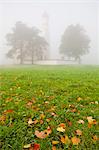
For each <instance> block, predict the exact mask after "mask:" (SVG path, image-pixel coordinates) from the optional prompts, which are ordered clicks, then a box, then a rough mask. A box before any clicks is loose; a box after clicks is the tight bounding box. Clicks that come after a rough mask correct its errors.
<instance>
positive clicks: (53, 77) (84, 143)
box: [0, 66, 99, 150]
mask: <svg viewBox="0 0 99 150" xmlns="http://www.w3.org/2000/svg"><path fill="white" fill-rule="evenodd" d="M0 72H1V74H0V82H1V86H0V92H1V94H0V99H1V100H0V120H1V122H0V139H1V141H0V148H1V149H2V150H22V149H23V147H24V145H26V144H29V143H32V142H34V143H38V144H40V149H41V150H46V149H48V150H51V149H52V141H53V140H58V141H59V144H57V145H56V148H57V150H66V149H68V150H76V149H78V150H98V149H99V147H98V141H97V140H93V136H94V135H97V136H98V124H97V123H96V125H95V124H93V125H92V126H91V128H89V127H88V120H87V117H88V116H92V117H93V118H94V119H95V120H96V121H97V122H98V118H99V113H98V104H97V102H98V101H99V66H21V67H18V66H16V67H10V68H3V67H2V68H0ZM78 97H81V100H80V101H77V98H78ZM34 99H35V102H33V103H32V105H30V106H28V102H30V101H32V100H34ZM46 101H47V102H48V104H46ZM54 106H55V109H53V107H54ZM73 109H75V110H76V111H75V112H72V110H73ZM7 110H8V112H7ZM9 110H13V112H9ZM52 112H54V113H55V114H56V116H52V115H51V113H52ZM42 113H43V114H44V115H45V118H43V123H42V124H40V123H39V122H38V123H37V124H35V125H34V124H33V125H28V120H29V118H32V120H35V119H36V120H40V114H42ZM5 117H6V118H5ZM47 118H51V120H50V121H49V122H47V120H46V119H47ZM80 119H81V120H83V121H84V122H85V123H84V124H79V123H78V122H77V121H78V120H80ZM68 120H69V121H70V122H72V125H71V126H69V124H68ZM60 123H64V124H65V125H66V130H65V133H61V132H58V131H57V127H58V125H59V124H60ZM48 126H50V127H51V130H52V133H51V134H50V135H49V136H48V137H46V138H45V139H39V138H37V137H36V136H35V134H34V133H35V130H39V131H43V130H45V129H46V128H47V127H48ZM77 129H80V130H81V131H82V135H81V136H78V135H76V133H75V131H76V130H77ZM63 135H67V136H68V137H69V138H70V139H71V138H72V137H74V136H77V137H78V138H80V143H79V144H78V145H73V144H72V142H71V143H70V144H69V145H67V144H62V143H61V141H60V136H63Z"/></svg>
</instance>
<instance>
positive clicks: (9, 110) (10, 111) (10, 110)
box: [3, 109, 14, 114]
mask: <svg viewBox="0 0 99 150" xmlns="http://www.w3.org/2000/svg"><path fill="white" fill-rule="evenodd" d="M13 112H14V110H13V109H8V110H6V111H4V112H3V114H8V113H13Z"/></svg>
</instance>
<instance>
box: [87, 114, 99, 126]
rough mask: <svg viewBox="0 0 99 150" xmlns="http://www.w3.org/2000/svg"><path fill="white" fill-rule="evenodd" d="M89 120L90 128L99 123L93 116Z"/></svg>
mask: <svg viewBox="0 0 99 150" xmlns="http://www.w3.org/2000/svg"><path fill="white" fill-rule="evenodd" d="M87 120H88V124H89V125H88V126H89V127H91V125H93V124H97V121H96V120H95V119H93V118H92V116H89V117H87Z"/></svg>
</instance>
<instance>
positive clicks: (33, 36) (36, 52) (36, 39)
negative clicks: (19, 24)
mask: <svg viewBox="0 0 99 150" xmlns="http://www.w3.org/2000/svg"><path fill="white" fill-rule="evenodd" d="M47 46H48V43H47V42H46V40H45V39H44V38H43V37H41V36H40V31H39V30H38V29H37V28H35V27H33V28H30V34H29V39H28V44H27V47H26V49H28V51H26V53H27V55H28V56H30V57H31V60H32V64H33V61H34V58H36V59H37V60H39V59H40V60H42V59H43V56H44V53H45V51H46V50H47Z"/></svg>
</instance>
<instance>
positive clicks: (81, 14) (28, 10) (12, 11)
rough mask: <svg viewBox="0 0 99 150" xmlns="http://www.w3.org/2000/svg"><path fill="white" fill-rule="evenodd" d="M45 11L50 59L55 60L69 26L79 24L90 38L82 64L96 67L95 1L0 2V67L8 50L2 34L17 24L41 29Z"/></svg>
mask: <svg viewBox="0 0 99 150" xmlns="http://www.w3.org/2000/svg"><path fill="white" fill-rule="evenodd" d="M44 11H46V12H47V13H48V15H49V18H50V19H49V21H50V22H49V23H50V44H51V46H50V47H51V51H50V58H59V57H60V55H59V52H58V51H59V50H58V47H59V44H60V40H61V36H62V34H63V32H64V30H65V29H66V28H67V27H68V25H70V24H78V23H79V24H81V25H82V26H83V27H84V28H85V30H86V32H87V34H88V36H89V37H90V40H91V43H90V47H91V48H90V53H89V54H88V55H85V56H84V57H83V63H90V64H92V63H94V64H96V63H98V64H99V1H98V0H64V1H63V0H53V1H51V0H46V1H44V0H0V64H2V63H6V62H7V60H6V59H5V54H6V53H7V51H8V48H7V46H6V41H5V35H6V34H7V33H9V32H11V28H12V27H14V25H15V23H16V22H17V21H22V22H24V23H26V24H27V25H29V26H36V27H38V28H41V26H42V14H43V12H44Z"/></svg>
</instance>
